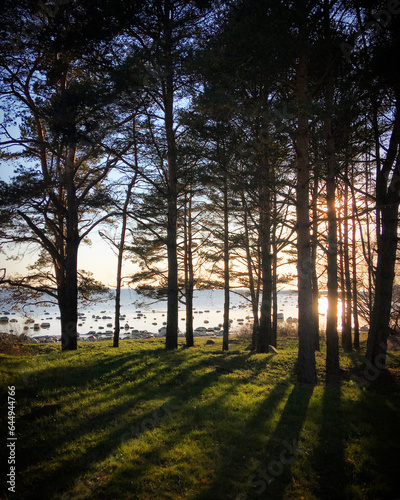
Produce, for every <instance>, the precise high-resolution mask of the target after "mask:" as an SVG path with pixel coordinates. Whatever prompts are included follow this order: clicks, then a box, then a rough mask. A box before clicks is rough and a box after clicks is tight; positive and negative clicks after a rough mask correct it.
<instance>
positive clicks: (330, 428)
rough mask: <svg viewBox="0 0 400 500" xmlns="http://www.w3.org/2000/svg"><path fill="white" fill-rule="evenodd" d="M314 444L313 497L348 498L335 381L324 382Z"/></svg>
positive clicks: (338, 386) (346, 474)
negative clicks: (315, 488)
mask: <svg viewBox="0 0 400 500" xmlns="http://www.w3.org/2000/svg"><path fill="white" fill-rule="evenodd" d="M321 404H322V409H321V418H320V422H319V435H318V445H317V448H316V449H315V450H314V453H313V455H312V457H311V459H310V463H311V465H312V467H313V470H314V471H315V472H316V474H317V481H318V485H317V491H316V492H315V494H316V497H317V498H324V499H327V500H340V499H342V498H343V499H344V498H349V496H348V494H347V492H346V487H347V484H348V483H349V467H348V466H346V462H345V456H344V440H345V436H344V429H343V418H344V417H343V411H342V403H341V386H340V383H339V382H333V383H327V384H326V385H325V388H324V393H323V396H322V402H321Z"/></svg>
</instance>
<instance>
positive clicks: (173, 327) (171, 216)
mask: <svg viewBox="0 0 400 500" xmlns="http://www.w3.org/2000/svg"><path fill="white" fill-rule="evenodd" d="M168 29H169V27H168ZM171 36H172V35H171V33H169V32H167V34H166V39H167V43H166V46H167V49H166V53H167V56H168V57H169V58H170V57H172V56H171V50H172V49H170V48H168V47H169V45H171V40H170V38H171ZM171 46H172V45H171ZM167 67H168V72H167V75H166V77H165V82H164V92H163V94H164V106H165V111H164V113H165V132H166V138H167V149H168V150H167V160H168V222H167V255H168V305H167V311H168V312H167V333H166V336H165V347H166V349H176V348H177V347H178V307H179V298H178V294H179V289H178V256H177V220H178V208H177V205H178V202H177V198H178V187H177V186H178V170H177V157H176V144H175V132H174V84H173V82H174V76H173V68H172V63H170V64H167Z"/></svg>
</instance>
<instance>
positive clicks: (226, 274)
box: [222, 175, 229, 351]
mask: <svg viewBox="0 0 400 500" xmlns="http://www.w3.org/2000/svg"><path fill="white" fill-rule="evenodd" d="M223 196H224V322H223V334H222V350H223V351H228V350H229V208H228V182H227V179H226V175H225V177H224V186H223Z"/></svg>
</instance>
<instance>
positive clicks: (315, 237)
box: [311, 173, 320, 351]
mask: <svg viewBox="0 0 400 500" xmlns="http://www.w3.org/2000/svg"><path fill="white" fill-rule="evenodd" d="M318 184H319V177H318V174H317V173H315V174H314V181H313V189H312V192H313V196H312V239H311V281H312V295H313V318H314V333H315V339H314V347H315V350H316V351H319V349H320V346H319V304H318V302H319V289H318V276H317V248H318V210H317V208H318Z"/></svg>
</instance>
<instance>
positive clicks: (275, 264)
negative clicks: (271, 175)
mask: <svg viewBox="0 0 400 500" xmlns="http://www.w3.org/2000/svg"><path fill="white" fill-rule="evenodd" d="M273 205H274V206H273V212H272V213H273V219H274V222H273V224H272V228H271V229H272V231H271V248H272V262H271V266H272V277H271V279H272V330H271V345H272V346H274V347H278V245H277V241H276V230H277V222H276V221H277V219H278V213H277V208H276V192H274V194H273Z"/></svg>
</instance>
